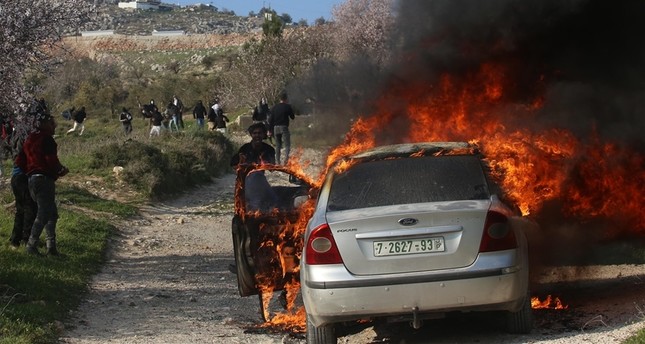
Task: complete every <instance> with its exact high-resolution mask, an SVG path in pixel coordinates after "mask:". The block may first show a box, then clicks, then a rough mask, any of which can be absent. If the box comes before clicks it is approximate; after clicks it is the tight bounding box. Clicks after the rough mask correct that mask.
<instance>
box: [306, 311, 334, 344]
mask: <svg viewBox="0 0 645 344" xmlns="http://www.w3.org/2000/svg"><path fill="white" fill-rule="evenodd" d="M337 342H338V338H337V337H336V331H335V329H334V325H333V324H332V325H323V326H314V324H313V323H312V322H311V320H310V319H309V315H307V344H336V343H337Z"/></svg>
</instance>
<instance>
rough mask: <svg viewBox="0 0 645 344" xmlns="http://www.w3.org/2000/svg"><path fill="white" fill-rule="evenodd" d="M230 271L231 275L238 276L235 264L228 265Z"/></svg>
mask: <svg viewBox="0 0 645 344" xmlns="http://www.w3.org/2000/svg"><path fill="white" fill-rule="evenodd" d="M228 271H230V272H231V273H234V274H236V275H237V265H235V264H229V265H228Z"/></svg>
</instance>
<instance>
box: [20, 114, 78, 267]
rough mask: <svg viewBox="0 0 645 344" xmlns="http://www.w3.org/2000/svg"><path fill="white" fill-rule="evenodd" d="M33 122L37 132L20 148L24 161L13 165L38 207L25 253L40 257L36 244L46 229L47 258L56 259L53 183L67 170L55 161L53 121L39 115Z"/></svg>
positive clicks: (44, 115) (54, 127) (56, 148)
mask: <svg viewBox="0 0 645 344" xmlns="http://www.w3.org/2000/svg"><path fill="white" fill-rule="evenodd" d="M36 121H37V123H36V128H37V129H36V131H34V132H33V133H31V134H29V136H27V139H26V140H25V143H24V144H23V151H24V153H25V154H24V159H16V164H17V165H18V166H19V167H20V168H21V169H22V170H23V171H26V173H27V175H28V176H29V193H30V194H31V198H32V199H33V200H34V201H36V204H37V205H38V211H37V213H36V220H35V221H34V224H33V226H32V227H31V235H30V237H29V241H28V242H27V252H28V253H30V254H35V255H40V253H39V252H38V241H39V238H40V234H41V233H42V232H43V229H45V232H46V239H47V254H48V255H53V256H55V255H58V250H57V248H56V222H57V221H58V208H57V207H56V201H55V194H56V180H57V179H58V178H59V177H62V176H64V175H66V174H67V173H68V172H69V170H68V169H67V167H65V166H63V165H62V164H61V163H60V161H59V160H58V146H57V144H56V141H54V137H53V135H54V131H55V130H56V121H55V120H54V118H53V117H52V116H51V115H49V114H48V113H47V114H40V116H38V118H37V119H36ZM19 157H20V156H19Z"/></svg>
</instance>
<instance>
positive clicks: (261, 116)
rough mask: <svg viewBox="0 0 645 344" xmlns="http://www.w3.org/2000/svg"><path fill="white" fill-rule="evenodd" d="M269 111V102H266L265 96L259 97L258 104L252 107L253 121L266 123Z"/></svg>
mask: <svg viewBox="0 0 645 344" xmlns="http://www.w3.org/2000/svg"><path fill="white" fill-rule="evenodd" d="M269 112H270V109H269V104H267V100H266V98H262V99H260V102H259V103H258V105H257V106H256V107H255V108H253V123H258V122H262V123H264V124H266V123H267V119H268V118H269Z"/></svg>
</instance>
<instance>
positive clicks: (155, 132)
mask: <svg viewBox="0 0 645 344" xmlns="http://www.w3.org/2000/svg"><path fill="white" fill-rule="evenodd" d="M139 109H140V110H141V114H142V115H143V117H144V118H147V119H148V120H149V126H150V134H149V136H150V137H153V136H159V135H161V133H162V132H164V131H167V132H179V131H181V130H183V129H184V128H185V127H184V119H183V117H184V112H185V110H186V109H185V107H184V104H183V102H182V101H181V100H180V99H179V98H178V97H177V96H176V95H175V96H173V99H172V100H171V101H170V102H168V104H167V105H166V106H165V108H164V109H163V110H160V109H159V107H158V106H157V105H156V104H155V100H154V99H151V100H150V102H149V103H148V104H141V103H139ZM192 115H193V119H194V120H195V122H196V124H197V129H199V130H202V129H204V126H205V124H206V125H207V128H208V130H210V131H219V132H221V133H223V134H226V133H227V131H226V126H227V123H228V122H229V121H230V120H229V118H228V117H227V116H226V115H225V114H224V110H223V109H222V107H221V106H220V104H219V100H218V99H215V100H214V101H212V102H211V103H210V104H209V107H206V106H204V103H203V102H202V101H201V100H199V101H198V102H197V104H195V106H194V107H193V111H192ZM128 118H129V119H128ZM120 120H121V122H122V123H123V130H124V132H125V133H126V135H128V134H130V133H131V132H132V114H131V113H130V112H129V111H128V110H127V109H126V108H123V111H122V113H121V116H120Z"/></svg>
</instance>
